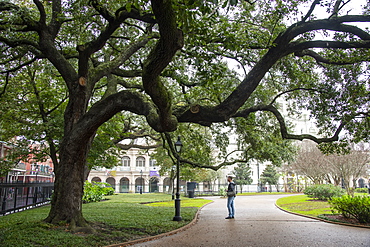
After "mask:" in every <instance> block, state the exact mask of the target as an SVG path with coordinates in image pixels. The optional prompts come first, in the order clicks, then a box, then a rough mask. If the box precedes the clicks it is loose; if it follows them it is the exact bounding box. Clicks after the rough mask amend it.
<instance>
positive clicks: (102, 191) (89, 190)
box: [82, 181, 114, 203]
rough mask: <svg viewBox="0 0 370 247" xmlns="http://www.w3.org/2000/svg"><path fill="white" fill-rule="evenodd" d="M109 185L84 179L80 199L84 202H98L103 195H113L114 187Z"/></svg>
mask: <svg viewBox="0 0 370 247" xmlns="http://www.w3.org/2000/svg"><path fill="white" fill-rule="evenodd" d="M109 186H110V184H108V183H100V182H93V183H90V182H88V181H85V185H84V195H83V197H82V201H83V202H84V203H88V202H99V201H101V200H103V199H104V196H106V195H113V193H114V189H113V188H112V187H109Z"/></svg>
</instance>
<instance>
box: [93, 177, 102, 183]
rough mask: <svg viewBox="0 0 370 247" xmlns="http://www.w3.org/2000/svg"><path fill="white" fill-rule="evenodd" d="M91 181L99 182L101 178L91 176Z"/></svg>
mask: <svg viewBox="0 0 370 247" xmlns="http://www.w3.org/2000/svg"><path fill="white" fill-rule="evenodd" d="M91 182H101V179H100V178H99V177H93V178H92V179H91Z"/></svg>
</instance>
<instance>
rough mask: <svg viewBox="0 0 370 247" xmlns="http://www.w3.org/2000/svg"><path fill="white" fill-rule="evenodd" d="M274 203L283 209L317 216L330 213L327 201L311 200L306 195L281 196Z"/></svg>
mask: <svg viewBox="0 0 370 247" xmlns="http://www.w3.org/2000/svg"><path fill="white" fill-rule="evenodd" d="M276 205H278V206H279V207H281V208H282V209H284V210H287V211H290V212H294V213H298V214H303V215H307V216H314V217H317V216H318V215H320V214H330V213H331V208H330V205H329V203H328V202H326V201H317V200H313V199H312V198H309V197H307V196H306V195H296V196H288V197H283V198H280V199H278V200H277V201H276Z"/></svg>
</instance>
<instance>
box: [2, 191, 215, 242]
mask: <svg viewBox="0 0 370 247" xmlns="http://www.w3.org/2000/svg"><path fill="white" fill-rule="evenodd" d="M107 199H108V200H106V201H102V202H98V203H89V204H84V205H83V215H84V217H85V219H86V220H88V221H89V222H90V224H91V225H92V226H93V227H94V229H95V230H96V233H95V234H85V233H75V234H73V233H71V232H70V231H68V229H67V228H66V226H65V225H61V226H54V225H51V224H47V223H43V222H42V220H43V219H45V218H46V217H47V215H48V212H49V210H50V207H49V206H45V207H41V208H36V209H32V210H27V211H23V212H19V213H16V214H11V215H7V216H3V217H0V246H2V247H8V246H9V247H10V246H12V247H13V246H58V247H59V246H73V247H79V246H106V245H109V244H114V243H122V242H126V241H129V240H133V239H138V238H143V237H147V236H152V235H157V234H160V233H164V232H169V231H171V230H174V229H177V228H179V227H182V226H184V225H186V224H188V223H189V222H190V221H191V220H193V218H194V216H195V213H196V212H197V210H198V207H200V206H202V205H204V204H206V203H208V202H209V200H199V199H188V198H186V199H185V198H184V199H183V200H182V201H181V202H182V204H181V216H182V218H183V221H180V222H176V221H172V219H173V216H174V213H175V210H174V202H173V201H172V200H171V195H166V194H142V195H140V194H118V195H113V196H109V197H107ZM159 201H167V206H161V207H154V206H153V207H152V206H149V205H150V204H144V203H147V202H159Z"/></svg>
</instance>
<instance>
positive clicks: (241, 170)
mask: <svg viewBox="0 0 370 247" xmlns="http://www.w3.org/2000/svg"><path fill="white" fill-rule="evenodd" d="M232 173H233V174H234V175H235V183H236V184H237V185H239V186H240V192H243V185H247V184H251V183H252V182H253V179H252V177H251V174H252V171H251V168H250V166H249V165H247V164H244V163H239V164H238V166H237V167H235V168H234V170H233V171H232Z"/></svg>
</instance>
